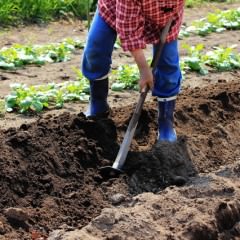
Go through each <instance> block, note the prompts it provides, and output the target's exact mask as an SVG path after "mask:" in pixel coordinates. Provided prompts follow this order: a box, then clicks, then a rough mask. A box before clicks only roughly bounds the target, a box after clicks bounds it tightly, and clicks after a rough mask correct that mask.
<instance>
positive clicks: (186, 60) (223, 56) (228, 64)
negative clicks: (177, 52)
mask: <svg viewBox="0 0 240 240" xmlns="http://www.w3.org/2000/svg"><path fill="white" fill-rule="evenodd" d="M183 47H184V48H186V49H187V50H188V56H187V57H183V58H182V60H181V67H182V70H183V71H184V72H186V71H195V72H198V73H200V74H202V75H206V74H207V73H208V70H207V67H210V68H211V69H214V70H216V71H231V70H234V69H240V54H239V53H235V52H234V48H235V46H231V47H227V48H222V47H216V48H215V49H214V50H212V51H208V52H207V53H205V54H204V53H203V49H204V45H203V44H198V45H197V46H195V47H193V46H188V45H186V44H185V45H183Z"/></svg>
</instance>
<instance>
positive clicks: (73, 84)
mask: <svg viewBox="0 0 240 240" xmlns="http://www.w3.org/2000/svg"><path fill="white" fill-rule="evenodd" d="M10 87H11V93H10V94H9V95H7V96H6V97H5V106H6V111H7V112H13V111H18V112H20V113H26V112H29V111H32V112H41V111H42V110H43V109H44V108H49V107H51V106H53V107H56V108H62V107H63V105H64V103H65V102H68V101H83V102H85V101H88V99H89V96H88V94H87V90H86V89H89V86H88V82H87V81H86V80H85V79H82V80H81V81H68V82H64V83H59V84H56V83H49V84H47V85H37V86H27V85H25V84H19V83H17V84H12V85H11V86H10Z"/></svg>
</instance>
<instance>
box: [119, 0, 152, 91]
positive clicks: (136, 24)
mask: <svg viewBox="0 0 240 240" xmlns="http://www.w3.org/2000/svg"><path fill="white" fill-rule="evenodd" d="M144 22H145V19H144V17H143V15H142V9H141V3H140V1H138V0H117V5H116V30H117V33H118V35H119V38H120V41H121V46H122V48H123V50H124V51H130V52H131V54H132V56H133V57H134V60H135V62H136V64H137V66H138V69H139V73H140V80H139V87H140V91H142V90H144V89H145V88H146V87H149V88H152V87H153V75H152V71H151V69H150V67H149V66H148V63H147V60H146V58H145V55H144V52H143V49H144V48H146V44H145V41H144V36H143V31H144Z"/></svg>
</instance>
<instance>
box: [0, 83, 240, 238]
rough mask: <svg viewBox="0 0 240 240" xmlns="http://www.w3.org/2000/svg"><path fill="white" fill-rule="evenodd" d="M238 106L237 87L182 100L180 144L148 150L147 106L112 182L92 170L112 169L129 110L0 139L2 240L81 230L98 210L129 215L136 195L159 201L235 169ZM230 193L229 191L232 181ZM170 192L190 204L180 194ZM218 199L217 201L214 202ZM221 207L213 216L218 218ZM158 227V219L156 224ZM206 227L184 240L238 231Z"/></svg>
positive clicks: (45, 123) (58, 121)
mask: <svg viewBox="0 0 240 240" xmlns="http://www.w3.org/2000/svg"><path fill="white" fill-rule="evenodd" d="M239 106H240V83H239V82H235V83H234V82H230V83H223V82H220V83H218V85H209V86H208V87H207V88H202V89H199V88H195V89H189V90H184V91H183V92H182V94H181V95H180V97H179V99H178V105H177V109H176V113H175V117H176V118H175V119H176V123H175V124H176V130H177V132H178V135H179V139H178V142H177V143H175V144H167V143H163V144H156V142H155V139H156V129H157V125H156V118H157V111H156V102H155V101H149V102H147V103H146V104H145V108H144V111H143V113H142V116H141V118H140V121H139V125H138V128H137V131H136V136H135V139H134V141H133V143H132V146H131V151H130V153H129V155H128V158H127V163H126V166H125V174H123V175H121V176H120V177H119V178H116V179H105V178H102V176H101V175H100V174H99V167H101V166H106V165H110V164H111V163H112V162H113V161H114V159H115V157H116V155H117V152H118V149H119V144H120V142H121V140H122V138H123V135H124V133H125V131H126V128H127V124H128V122H129V120H130V118H131V112H132V111H133V106H132V105H131V106H125V107H124V108H121V109H119V108H113V109H112V112H111V115H110V117H109V118H108V119H97V120H91V119H86V118H85V117H84V115H83V114H82V113H79V114H78V115H70V114H69V113H64V114H62V115H60V116H51V115H49V116H48V117H42V118H40V119H39V120H38V121H37V122H35V123H31V124H23V125H21V127H20V128H17V129H16V128H10V129H7V130H4V131H1V132H0V141H1V145H0V152H1V155H0V181H1V188H0V195H1V197H0V209H1V211H0V239H31V238H32V239H34V238H35V239H37V237H36V236H38V238H39V236H40V235H38V233H41V235H42V236H44V235H45V236H48V234H49V233H50V232H51V231H52V230H54V229H58V228H62V229H67V230H70V229H73V228H74V229H75V228H82V227H83V226H85V225H86V224H88V223H89V222H90V221H91V220H92V219H93V218H94V217H96V216H98V215H99V214H100V212H101V210H102V209H103V208H105V207H110V206H111V205H116V204H117V205H118V204H120V203H121V202H123V205H124V203H125V204H130V205H131V206H133V205H132V204H133V203H134V202H136V199H135V198H133V196H135V195H137V194H140V193H143V192H154V193H159V192H160V191H162V190H163V189H165V188H166V187H167V186H169V185H181V184H182V181H181V179H182V178H181V177H184V178H185V179H186V180H187V181H189V182H191V181H197V180H196V179H198V178H196V179H195V180H193V179H194V178H193V177H194V176H196V175H198V174H199V173H207V172H212V171H215V170H218V169H219V168H220V167H221V166H225V165H228V164H234V163H236V162H237V161H238V160H239V159H240V143H239V135H240V107H239ZM234 171H235V174H239V168H237V167H235V170H234ZM179 179H180V180H179ZM199 181H200V182H201V181H202V180H201V178H200V180H199ZM219 184H220V182H219ZM231 184H232V187H233V189H234V188H235V187H236V185H235V183H234V181H232V183H231ZM231 184H230V185H231ZM217 185H218V184H217ZM238 187H239V186H238ZM168 191H171V188H170V190H168ZM174 191H175V190H174ZM176 191H182V192H183V193H182V194H185V195H186V194H187V195H188V194H190V193H189V191H190V190H189V189H187V188H186V189H185V188H183V189H182V190H181V188H179V189H178V190H176ZM226 191H227V190H226ZM229 191H230V190H229ZM236 192H237V191H236ZM194 194H196V196H198V194H200V195H199V197H200V198H201V199H203V200H204V199H205V200H208V201H210V200H209V196H210V195H207V194H205V195H204V194H203V195H201V191H200V192H199V191H196V192H194V193H193V195H194ZM222 194H223V196H225V195H224V194H225V193H224V192H223V193H222ZM218 195H219V196H221V192H220V193H218ZM239 196H240V195H236V196H235V197H234V198H233V199H232V200H234V201H235V202H234V205H233V206H234V209H235V208H236V209H235V210H234V211H235V212H234V217H232V218H233V220H232V223H231V226H230V227H231V228H232V227H233V226H234V227H235V223H237V222H238V221H240V208H239V204H240V203H239V201H240V198H239ZM179 199H180V198H179ZM168 201H169V199H168V198H161V205H164V204H165V205H168ZM176 201H177V200H176ZM188 203H189V204H191V201H189V202H187V201H186V202H185V203H184V204H185V206H186V208H189V209H190V210H191V208H192V207H193V206H192V207H191V206H190V205H189V206H188ZM224 206H225V205H224ZM224 206H219V209H220V210H221V209H222V208H226V206H225V207H224ZM220 210H219V211H220ZM221 216H222V215H221ZM166 217H167V216H166V215H163V216H162V221H164V219H165V218H166ZM169 221H170V220H169ZM209 221H210V220H209V219H208V220H207V221H205V223H204V224H205V225H204V226H203V227H199V228H195V227H192V228H191V227H189V232H190V233H189V234H190V235H191V231H195V230H196V229H197V231H198V233H197V234H195V235H191V236H195V238H191V237H189V238H186V239H206V240H207V239H218V238H216V236H217V237H218V236H220V235H221V237H222V238H221V239H237V238H234V237H235V235H236V236H240V235H238V233H239V234H240V232H238V233H236V231H237V230H236V231H234V234H235V235H234V234H233V233H231V232H230V233H229V232H227V233H226V234H225V233H224V231H221V229H226V225H227V224H229V223H228V222H227V221H221V222H220V224H221V226H222V227H217V226H215V225H213V226H212V225H211V222H209ZM176 224H177V225H176V229H178V230H179V229H182V228H184V226H186V223H182V222H181V221H179V222H177V223H176ZM201 226H202V225H201ZM214 226H215V227H214ZM206 228H207V229H208V228H211V229H212V228H213V232H214V234H213V235H211V234H210V235H209V236H207V235H206V236H207V237H206V236H205V235H201V234H203V232H205V230H206ZM191 229H192V230H191ZM179 231H180V230H179ZM173 232H174V231H173ZM131 234H133V233H130V235H131ZM229 234H230V235H229ZM130 235H129V238H127V237H126V238H116V237H115V238H110V237H109V238H104V237H100V235H99V238H96V239H136V238H130ZM159 236H161V235H159ZM164 236H165V235H164ZM196 236H204V237H202V238H200V237H199V238H197V237H196ZM211 236H213V237H211ZM227 236H230V237H231V236H232V238H227ZM225 237H226V238H225ZM55 239H58V238H57V237H56V238H55ZM62 239H67V238H66V237H63V238H62ZM72 239H74V238H72ZM79 239H80V238H79ZM85 239H88V238H85ZM89 239H91V238H89ZM138 239H144V238H142V237H141V236H139V237H138ZM145 239H147V238H145ZM149 239H165V238H149ZM166 239H175V238H166ZM176 239H178V238H176ZM179 239H180V238H179ZM219 239H220V238H219Z"/></svg>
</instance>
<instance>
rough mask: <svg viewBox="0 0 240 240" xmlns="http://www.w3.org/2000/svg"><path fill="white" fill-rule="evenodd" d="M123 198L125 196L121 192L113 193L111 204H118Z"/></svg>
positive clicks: (124, 198)
mask: <svg viewBox="0 0 240 240" xmlns="http://www.w3.org/2000/svg"><path fill="white" fill-rule="evenodd" d="M125 200H126V196H125V195H124V194H121V193H117V194H114V195H113V196H112V197H111V201H112V204H114V205H117V204H120V203H122V202H124V201H125Z"/></svg>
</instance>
